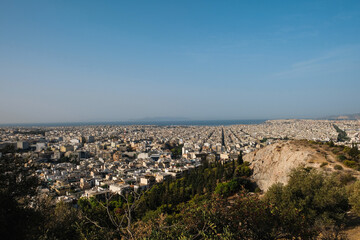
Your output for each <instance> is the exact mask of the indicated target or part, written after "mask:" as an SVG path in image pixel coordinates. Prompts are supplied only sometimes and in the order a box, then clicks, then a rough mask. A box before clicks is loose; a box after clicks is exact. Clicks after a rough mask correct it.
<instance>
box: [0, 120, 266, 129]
mask: <svg viewBox="0 0 360 240" xmlns="http://www.w3.org/2000/svg"><path fill="white" fill-rule="evenodd" d="M265 121H266V120H265V119H253V120H171V121H117V122H66V123H22V124H0V127H62V126H64V127H71V126H74V127H75V126H129V125H153V126H229V125H240V124H260V123H263V122H265Z"/></svg>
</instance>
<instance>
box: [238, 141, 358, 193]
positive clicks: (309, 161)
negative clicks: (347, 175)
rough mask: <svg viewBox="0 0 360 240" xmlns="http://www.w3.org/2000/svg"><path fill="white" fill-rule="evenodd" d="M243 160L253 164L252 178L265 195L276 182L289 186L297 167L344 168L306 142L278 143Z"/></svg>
mask: <svg viewBox="0 0 360 240" xmlns="http://www.w3.org/2000/svg"><path fill="white" fill-rule="evenodd" d="M244 160H245V161H247V162H249V163H250V164H251V165H250V167H251V168H252V169H253V175H252V178H253V180H255V181H256V183H257V184H258V186H259V188H260V189H261V190H263V191H267V190H268V189H269V187H270V186H271V185H273V184H274V183H277V182H279V183H283V184H286V183H287V182H288V179H289V178H288V175H289V173H290V172H291V170H292V169H293V168H296V167H298V166H304V167H315V168H320V167H321V169H322V170H324V171H334V165H335V164H340V165H342V164H341V163H338V162H337V161H336V160H335V156H334V155H333V154H332V153H331V152H329V151H326V150H324V149H322V148H321V147H319V146H314V145H311V144H309V143H308V142H306V141H287V142H277V143H274V144H272V145H268V146H266V147H264V148H261V149H259V150H257V151H255V152H251V153H248V154H246V155H245V156H244ZM342 166H343V165H342ZM343 168H344V171H352V170H350V169H348V168H346V167H345V166H343ZM352 172H353V171H352Z"/></svg>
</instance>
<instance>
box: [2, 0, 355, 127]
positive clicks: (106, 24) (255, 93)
mask: <svg viewBox="0 0 360 240" xmlns="http://www.w3.org/2000/svg"><path fill="white" fill-rule="evenodd" d="M355 112H360V1H358V0H355V1H351V0H347V1H332V0H324V1H314V0H311V1H285V0H284V1H283V0H282V1H276V0H271V1H269V0H264V1H256V0H251V1H250V0H249V1H245V0H244V1H240V0H236V1H209V0H204V1H196V0H191V1H184V0H181V1H169V0H166V1H156V0H154V1H148V0H146V1H120V0H119V1H105V0H104V1H89V0H86V1H80V0H79V1H73V0H68V1H58V0H54V1H49V0H46V1H37V0H33V1H29V0H24V1H16V0H8V1H7V0H1V1H0V123H29V122H30V123H31V122H33V123H39V122H76V121H120V120H129V119H139V118H148V117H150V118H151V117H185V118H189V119H194V120H195V119H202V120H206V119H209V120H210V119H211V120H214V119H258V118H261V119H264V118H292V117H299V118H300V117H321V116H327V115H333V114H343V113H355Z"/></svg>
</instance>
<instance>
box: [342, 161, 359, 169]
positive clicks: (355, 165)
mask: <svg viewBox="0 0 360 240" xmlns="http://www.w3.org/2000/svg"><path fill="white" fill-rule="evenodd" d="M344 165H345V166H347V167H349V168H356V167H357V166H358V164H357V162H355V161H351V160H345V161H344Z"/></svg>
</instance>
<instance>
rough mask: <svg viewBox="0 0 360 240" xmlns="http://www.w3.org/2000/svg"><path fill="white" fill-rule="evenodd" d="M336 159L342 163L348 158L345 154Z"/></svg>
mask: <svg viewBox="0 0 360 240" xmlns="http://www.w3.org/2000/svg"><path fill="white" fill-rule="evenodd" d="M336 157H337V159H338V160H339V161H340V162H342V161H344V160H346V157H345V155H344V154H341V155H338V156H336Z"/></svg>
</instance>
